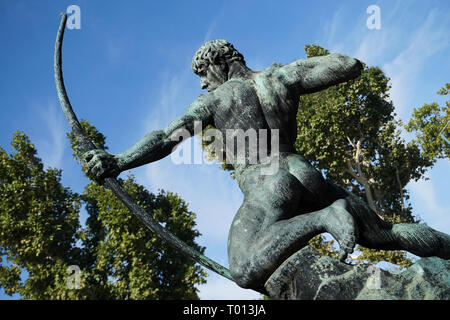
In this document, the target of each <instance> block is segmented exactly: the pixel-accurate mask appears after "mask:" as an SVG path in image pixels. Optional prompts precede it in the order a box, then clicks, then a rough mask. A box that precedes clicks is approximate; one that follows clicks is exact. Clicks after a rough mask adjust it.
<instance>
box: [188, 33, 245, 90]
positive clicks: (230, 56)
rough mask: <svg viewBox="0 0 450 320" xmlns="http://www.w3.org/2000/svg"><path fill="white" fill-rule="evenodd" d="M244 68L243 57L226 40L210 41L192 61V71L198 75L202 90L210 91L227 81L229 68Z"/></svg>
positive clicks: (199, 50)
mask: <svg viewBox="0 0 450 320" xmlns="http://www.w3.org/2000/svg"><path fill="white" fill-rule="evenodd" d="M234 63H240V64H242V65H244V66H245V60H244V56H243V55H242V54H241V53H239V52H238V51H237V50H236V49H235V48H234V47H233V45H232V44H231V43H229V42H228V41H226V40H212V41H208V42H206V43H205V44H203V45H202V46H201V47H200V49H198V50H197V52H196V53H195V55H194V58H193V59H192V65H191V67H192V71H194V73H195V74H197V75H199V76H200V78H201V80H200V85H201V87H202V89H207V90H208V91H212V90H214V89H216V88H217V87H218V86H220V85H221V84H223V83H224V82H226V81H227V80H228V72H229V70H230V66H231V65H232V64H234Z"/></svg>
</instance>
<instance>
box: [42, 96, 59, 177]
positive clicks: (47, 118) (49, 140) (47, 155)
mask: <svg viewBox="0 0 450 320" xmlns="http://www.w3.org/2000/svg"><path fill="white" fill-rule="evenodd" d="M38 110H40V112H39V116H40V117H41V120H42V121H41V123H42V124H43V128H42V131H41V132H40V134H41V135H40V136H39V137H38V138H37V139H36V144H37V149H38V150H39V156H40V157H41V159H42V161H43V162H44V164H45V165H46V166H48V167H54V168H61V165H62V158H63V154H64V149H65V143H66V141H65V139H66V138H65V135H66V133H65V130H64V129H65V127H64V125H65V120H64V117H63V115H62V112H61V110H60V109H59V107H58V106H57V105H56V104H55V103H53V102H49V103H47V105H46V106H41V107H39V108H38Z"/></svg>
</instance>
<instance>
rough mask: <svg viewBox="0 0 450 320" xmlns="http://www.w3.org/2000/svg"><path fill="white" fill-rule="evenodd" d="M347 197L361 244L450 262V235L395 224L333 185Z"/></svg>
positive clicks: (430, 229) (420, 227)
mask: <svg viewBox="0 0 450 320" xmlns="http://www.w3.org/2000/svg"><path fill="white" fill-rule="evenodd" d="M330 188H335V189H336V190H339V191H338V192H340V193H341V194H344V196H345V198H346V199H347V202H348V204H349V210H348V211H349V212H350V213H351V214H352V216H353V217H354V219H355V222H356V224H357V227H358V234H359V236H358V239H357V243H359V244H360V245H362V246H364V247H367V248H371V249H379V250H406V251H408V252H411V253H413V254H415V255H418V256H420V257H430V256H437V257H440V258H443V259H450V236H449V235H447V234H445V233H442V232H439V231H437V230H435V229H433V228H430V227H428V226H426V225H424V224H417V223H399V224H391V223H389V222H387V221H384V220H382V219H381V218H380V217H379V216H378V215H377V214H376V213H375V212H374V211H373V210H372V209H371V208H370V207H369V206H368V205H367V203H366V202H365V201H363V200H362V199H360V198H358V197H357V196H355V195H353V194H351V193H349V192H346V191H345V190H342V189H340V188H338V187H336V186H333V185H331V184H330Z"/></svg>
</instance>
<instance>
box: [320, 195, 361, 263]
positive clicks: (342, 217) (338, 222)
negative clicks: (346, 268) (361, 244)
mask: <svg viewBox="0 0 450 320" xmlns="http://www.w3.org/2000/svg"><path fill="white" fill-rule="evenodd" d="M346 207H347V201H346V200H345V199H339V200H336V201H335V202H333V204H332V205H331V206H329V209H331V210H330V211H328V212H327V215H326V217H325V225H326V230H327V232H329V233H331V235H332V236H333V237H334V238H335V239H336V240H337V242H338V243H339V261H345V259H347V255H348V254H350V253H352V252H353V249H354V248H355V232H356V231H355V221H354V220H353V217H352V215H351V214H350V213H349V212H348V211H347V209H346Z"/></svg>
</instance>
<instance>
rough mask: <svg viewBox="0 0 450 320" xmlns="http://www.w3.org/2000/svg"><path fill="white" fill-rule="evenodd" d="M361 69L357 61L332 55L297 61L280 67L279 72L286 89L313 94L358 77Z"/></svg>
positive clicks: (360, 64) (337, 54)
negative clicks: (297, 89)
mask: <svg viewBox="0 0 450 320" xmlns="http://www.w3.org/2000/svg"><path fill="white" fill-rule="evenodd" d="M362 68H363V66H362V63H361V62H360V61H359V60H357V59H354V58H350V57H349V56H346V55H343V54H340V53H332V54H329V55H326V56H320V57H312V58H306V59H299V60H297V61H294V62H292V63H290V64H288V65H285V66H283V67H281V68H280V70H279V72H280V75H281V77H282V79H283V82H284V83H285V84H286V85H287V86H288V87H297V88H299V89H300V90H301V93H313V92H317V91H320V90H322V89H326V88H328V87H330V86H332V85H335V84H338V83H341V82H345V81H348V80H351V79H354V78H356V77H358V76H359V75H360V74H361V70H362Z"/></svg>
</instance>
